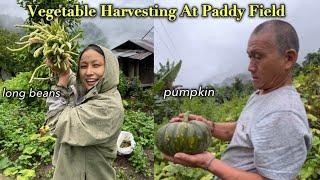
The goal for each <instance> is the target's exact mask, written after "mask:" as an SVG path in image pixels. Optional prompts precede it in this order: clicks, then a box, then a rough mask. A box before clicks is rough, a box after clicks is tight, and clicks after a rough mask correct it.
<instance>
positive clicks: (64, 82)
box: [46, 60, 71, 87]
mask: <svg viewBox="0 0 320 180" xmlns="http://www.w3.org/2000/svg"><path fill="white" fill-rule="evenodd" d="M68 63H69V64H68V65H67V69H66V70H65V69H63V68H61V69H58V68H57V67H54V66H53V64H52V62H51V61H50V60H46V64H47V66H48V67H49V68H50V69H51V70H52V71H53V72H54V74H57V75H58V76H59V81H58V84H57V85H58V86H63V87H67V86H68V80H69V76H70V71H71V69H70V65H71V64H70V62H69V61H68Z"/></svg>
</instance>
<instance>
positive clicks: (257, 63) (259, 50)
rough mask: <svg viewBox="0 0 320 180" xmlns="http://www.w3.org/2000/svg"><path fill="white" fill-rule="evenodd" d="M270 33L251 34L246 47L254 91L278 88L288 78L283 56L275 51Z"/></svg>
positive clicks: (275, 47)
mask: <svg viewBox="0 0 320 180" xmlns="http://www.w3.org/2000/svg"><path fill="white" fill-rule="evenodd" d="M273 38H274V37H273V35H272V33H269V32H261V33H258V34H252V35H251V37H250V39H249V42H248V47H247V53H248V56H249V58H250V63H249V67H248V71H250V72H251V76H252V82H253V86H254V88H255V89H260V90H264V91H265V90H269V89H273V88H275V87H278V86H279V84H282V83H283V82H284V81H285V80H286V78H287V77H288V76H287V75H288V71H287V70H286V67H285V56H284V55H281V54H280V53H279V51H278V49H277V46H276V44H275V43H274V42H275V41H274V40H273Z"/></svg>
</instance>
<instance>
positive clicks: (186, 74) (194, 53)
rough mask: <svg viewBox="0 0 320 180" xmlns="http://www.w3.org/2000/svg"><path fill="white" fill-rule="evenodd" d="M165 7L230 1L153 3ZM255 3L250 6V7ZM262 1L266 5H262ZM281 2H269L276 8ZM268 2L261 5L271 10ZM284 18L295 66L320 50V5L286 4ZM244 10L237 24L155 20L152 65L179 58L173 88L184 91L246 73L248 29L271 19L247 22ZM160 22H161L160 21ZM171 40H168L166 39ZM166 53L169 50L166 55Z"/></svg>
mask: <svg viewBox="0 0 320 180" xmlns="http://www.w3.org/2000/svg"><path fill="white" fill-rule="evenodd" d="M157 2H158V3H159V4H160V5H163V6H166V7H177V8H178V9H179V10H182V7H183V4H184V3H188V4H189V6H193V5H194V6H197V7H198V9H201V2H203V3H209V4H212V5H213V6H216V7H218V8H220V7H222V4H223V3H227V4H230V5H231V4H232V3H234V1H228V0H224V1H220V3H219V2H217V1H196V0H194V1H191V0H190V1H183V2H182V1H169V0H168V1H165V3H164V2H163V1H160V0H158V1H157ZM255 2H256V3H259V1H250V3H255ZM264 2H266V1H264ZM281 2H282V1H272V2H271V3H276V4H280V3H281ZM271 3H264V5H265V6H266V7H267V6H270V5H269V4H271ZM237 4H238V6H239V7H243V8H246V9H247V7H248V4H249V1H237ZM285 4H286V15H287V16H286V18H280V19H282V20H285V21H288V22H289V23H291V24H292V25H293V26H294V27H295V29H296V31H297V33H298V36H299V40H300V52H299V57H298V62H302V61H303V59H304V57H305V56H306V54H307V53H309V52H315V51H317V50H318V49H319V48H320V43H319V42H320V34H319V32H320V21H319V20H318V19H317V18H318V17H320V16H319V14H320V13H319V10H318V8H319V5H320V2H319V1H316V0H306V1H285ZM247 11H248V10H246V12H245V15H244V18H243V19H242V21H241V22H236V21H235V20H234V19H233V18H212V17H207V18H201V17H197V18H193V19H191V18H182V17H179V18H178V19H177V21H175V22H173V23H172V22H169V21H167V20H165V19H156V20H155V47H156V48H155V61H156V66H158V64H159V62H163V63H164V62H165V61H166V59H167V58H169V59H170V60H179V59H182V61H183V63H182V68H181V71H180V73H179V75H178V77H177V79H176V82H175V83H176V84H182V85H184V86H185V87H195V86H197V85H198V84H199V83H201V82H207V81H210V82H214V83H218V82H219V81H222V80H223V79H224V78H226V77H230V76H231V75H234V74H238V73H241V72H248V71H247V65H248V62H249V59H248V55H247V53H246V48H247V40H248V38H249V36H250V33H251V32H252V30H253V29H254V28H255V27H256V26H257V25H258V24H260V23H261V22H264V21H266V20H269V19H271V18H258V17H256V18H247V15H248V12H247ZM160 21H161V22H160ZM170 39H171V40H170ZM168 49H169V50H168Z"/></svg>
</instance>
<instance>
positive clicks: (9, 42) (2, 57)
mask: <svg viewBox="0 0 320 180" xmlns="http://www.w3.org/2000/svg"><path fill="white" fill-rule="evenodd" d="M18 40H19V34H18V33H15V32H11V31H9V30H6V29H2V28H0V67H1V68H0V70H1V69H2V70H5V71H6V72H8V73H14V72H19V71H23V70H24V69H27V68H28V66H29V65H28V64H27V63H25V62H24V61H21V59H23V57H22V55H17V54H14V53H12V52H11V51H9V50H7V48H6V47H7V46H10V47H17V45H16V44H15V43H14V42H15V41H18Z"/></svg>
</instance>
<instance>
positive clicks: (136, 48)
mask: <svg viewBox="0 0 320 180" xmlns="http://www.w3.org/2000/svg"><path fill="white" fill-rule="evenodd" d="M112 52H113V53H114V54H115V55H116V56H117V57H128V58H131V59H137V60H142V59H145V58H146V57H148V56H150V55H152V54H153V42H152V41H148V40H141V39H137V40H128V41H126V42H124V43H122V44H120V45H119V46H117V47H115V48H113V49H112Z"/></svg>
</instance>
